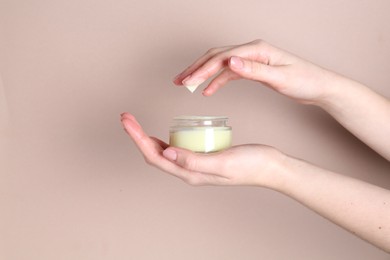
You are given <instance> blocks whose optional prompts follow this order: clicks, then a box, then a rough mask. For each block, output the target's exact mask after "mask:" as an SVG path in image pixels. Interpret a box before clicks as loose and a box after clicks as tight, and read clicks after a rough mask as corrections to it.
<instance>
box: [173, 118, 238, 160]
mask: <svg viewBox="0 0 390 260" xmlns="http://www.w3.org/2000/svg"><path fill="white" fill-rule="evenodd" d="M227 120H228V118H227V117H225V116H179V117H175V118H174V119H173V122H172V125H171V127H170V131H169V145H170V146H175V147H180V148H184V149H188V150H191V151H193V152H198V153H211V152H218V151H221V150H224V149H226V148H229V147H230V146H231V144H232V128H231V127H230V126H228V125H227Z"/></svg>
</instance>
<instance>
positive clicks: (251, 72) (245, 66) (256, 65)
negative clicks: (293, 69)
mask: <svg viewBox="0 0 390 260" xmlns="http://www.w3.org/2000/svg"><path fill="white" fill-rule="evenodd" d="M284 66H287V65H284ZM284 66H270V65H266V64H263V63H261V62H257V61H252V60H247V59H245V58H241V57H237V56H233V57H231V58H230V59H229V68H230V69H231V70H232V71H234V72H235V73H237V74H238V75H240V76H241V77H243V78H246V79H250V80H255V81H259V82H262V83H265V84H267V85H269V86H271V87H274V86H279V85H282V82H283V81H284V80H285V74H284V73H282V72H283V71H282V70H281V69H280V68H282V67H284Z"/></svg>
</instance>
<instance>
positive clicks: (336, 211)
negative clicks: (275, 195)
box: [273, 157, 390, 252]
mask: <svg viewBox="0 0 390 260" xmlns="http://www.w3.org/2000/svg"><path fill="white" fill-rule="evenodd" d="M278 173H279V174H276V175H275V178H277V179H278V180H279V181H278V182H275V183H274V187H273V188H274V189H275V190H277V191H279V192H281V193H283V194H285V195H287V196H289V197H291V198H293V199H295V200H297V201H299V202H300V203H302V204H303V205H305V206H307V207H308V208H310V209H312V210H313V211H315V212H317V213H319V214H320V215H321V216H323V217H325V218H327V219H329V220H330V221H332V222H334V223H335V224H337V225H339V226H341V227H343V228H344V229H346V230H348V231H350V232H352V233H353V234H356V235H357V236H359V237H361V238H362V239H364V240H366V241H368V242H370V243H372V244H374V245H375V246H377V247H379V248H382V249H383V250H385V251H387V252H390V191H389V190H386V189H383V188H381V187H378V186H375V185H372V184H369V183H365V182H363V181H360V180H357V179H353V178H350V177H346V176H343V175H340V174H336V173H333V172H330V171H327V170H324V169H321V168H319V167H316V166H313V165H311V164H308V163H306V162H304V161H301V160H298V159H294V158H291V157H287V159H286V160H285V161H284V163H283V166H282V168H281V170H280V171H278Z"/></svg>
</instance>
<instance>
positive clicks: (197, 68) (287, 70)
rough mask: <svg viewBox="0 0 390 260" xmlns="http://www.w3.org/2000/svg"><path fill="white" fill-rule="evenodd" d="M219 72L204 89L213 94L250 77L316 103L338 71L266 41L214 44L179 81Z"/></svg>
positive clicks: (197, 79)
mask: <svg viewBox="0 0 390 260" xmlns="http://www.w3.org/2000/svg"><path fill="white" fill-rule="evenodd" d="M219 71H221V73H220V74H219V75H217V76H216V77H215V78H214V79H213V80H212V81H211V82H210V84H209V85H208V86H207V87H206V88H205V89H204V91H203V94H204V95H205V96H210V95H212V94H214V93H215V92H216V91H217V90H218V89H220V88H221V87H222V86H224V85H225V84H226V83H227V82H229V81H231V80H237V79H242V78H243V79H250V80H255V81H259V82H261V83H263V84H264V85H266V86H268V87H271V88H272V89H274V90H276V91H277V92H279V93H281V94H284V95H286V96H288V97H291V98H293V99H296V100H298V101H299V102H301V103H306V104H316V103H320V102H322V101H324V100H325V99H326V98H327V96H328V95H329V93H330V89H329V86H331V85H332V84H329V82H333V80H337V77H340V76H339V75H337V74H335V73H332V72H330V71H328V70H325V69H322V68H320V67H318V66H316V65H314V64H312V63H309V62H307V61H304V60H302V59H300V58H298V57H296V56H294V55H292V54H290V53H287V52H285V51H283V50H281V49H278V48H276V47H274V46H272V45H270V44H268V43H266V42H264V41H261V40H255V41H252V42H249V43H246V44H243V45H236V46H227V47H221V48H212V49H210V50H209V51H208V52H206V54H204V55H203V56H202V57H200V58H199V59H198V60H197V61H195V63H193V64H192V65H191V66H189V67H188V68H187V69H186V70H184V71H183V72H182V73H180V74H179V75H177V76H176V77H175V79H174V83H175V84H177V85H183V84H184V85H185V86H190V85H199V84H201V83H203V82H204V81H206V80H207V79H208V78H210V77H212V76H214V75H215V74H217V73H218V72H219Z"/></svg>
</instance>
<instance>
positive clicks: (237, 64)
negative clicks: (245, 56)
mask: <svg viewBox="0 0 390 260" xmlns="http://www.w3.org/2000/svg"><path fill="white" fill-rule="evenodd" d="M230 66H232V67H233V68H235V69H239V70H241V69H243V68H244V63H243V62H242V60H241V59H240V58H239V57H231V58H230Z"/></svg>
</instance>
